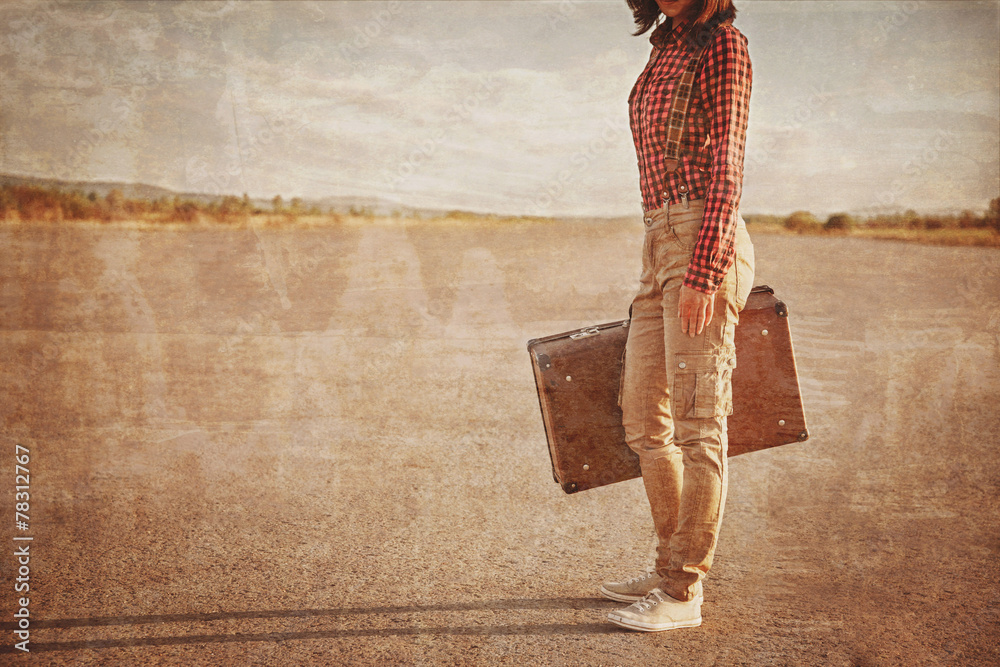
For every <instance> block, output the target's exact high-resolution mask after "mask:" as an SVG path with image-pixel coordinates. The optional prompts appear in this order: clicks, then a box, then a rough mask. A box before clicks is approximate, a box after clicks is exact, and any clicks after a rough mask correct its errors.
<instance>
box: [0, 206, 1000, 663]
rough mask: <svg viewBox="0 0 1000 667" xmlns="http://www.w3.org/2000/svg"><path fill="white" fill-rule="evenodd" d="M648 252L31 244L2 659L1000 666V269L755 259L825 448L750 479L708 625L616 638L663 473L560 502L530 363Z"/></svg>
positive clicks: (601, 312) (593, 232) (406, 243)
mask: <svg viewBox="0 0 1000 667" xmlns="http://www.w3.org/2000/svg"><path fill="white" fill-rule="evenodd" d="M641 235H642V231H641V222H640V221H639V220H638V219H635V220H628V221H622V222H620V223H608V222H603V223H598V222H579V221H577V222H564V223H529V222H523V223H507V224H502V225H496V224H493V225H490V224H486V223H483V222H468V221H467V222H462V223H459V222H420V223H406V222H401V221H376V222H373V223H366V224H353V223H352V224H346V223H345V224H343V225H341V226H337V227H331V228H325V229H301V228H300V229H284V230H281V229H259V228H243V229H223V228H195V229H191V230H186V231H182V230H176V229H174V230H158V231H149V230H146V231H143V230H138V229H129V228H127V227H126V226H123V225H119V226H96V225H95V226H87V225H67V226H57V225H44V224H43V225H36V226H18V225H4V226H0V272H2V278H0V281H2V282H0V469H2V470H4V471H6V472H5V474H4V475H3V476H2V479H0V498H2V499H3V503H4V505H3V507H4V510H3V515H4V516H5V517H6V519H5V520H4V521H3V522H2V526H0V540H3V542H4V543H5V544H6V545H7V546H6V547H4V548H3V549H2V550H0V554H3V555H0V574H2V577H3V588H2V594H0V605H2V606H0V613H2V618H0V622H2V627H3V635H2V636H3V642H2V645H3V650H4V651H6V653H5V654H0V662H2V663H4V664H39V665H77V664H80V665H88V664H121V665H161V664H162V665H180V664H183V665H199V664H205V665H302V664H331V665H333V664H361V665H363V664H416V665H431V664H532V665H580V664H585V665H639V664H653V663H658V664H672V665H859V666H860V665H907V666H909V665H939V664H940V665H991V664H998V663H1000V584H998V580H1000V565H998V555H1000V530H998V518H1000V512H998V509H1000V494H998V491H1000V452H998V440H1000V438H998V436H1000V414H998V409H997V405H998V404H1000V352H998V336H1000V251H998V250H997V249H981V248H944V247H928V246H920V245H910V244H903V243H896V242H882V241H867V240H860V239H850V238H821V237H795V236H770V235H763V234H762V235H758V236H756V237H755V238H754V241H755V245H756V251H757V266H758V276H757V281H756V282H757V283H758V284H769V285H771V286H772V287H774V288H775V289H776V291H777V294H778V295H779V297H781V298H782V299H783V300H784V301H785V302H786V303H787V304H788V307H789V312H790V325H791V327H792V333H793V339H794V342H795V346H796V354H797V359H798V364H799V372H800V379H801V383H802V389H803V394H804V399H805V406H806V416H807V419H808V421H809V427H810V432H811V434H812V437H811V438H810V439H809V440H808V441H807V442H805V443H801V444H794V445H787V446H784V447H780V448H776V449H773V450H769V451H764V452H757V453H753V454H748V455H745V456H739V457H734V458H733V459H732V461H731V467H730V470H731V478H730V487H729V500H728V504H727V508H726V514H725V520H724V524H723V530H722V534H721V538H720V545H719V550H718V553H717V560H716V566H715V567H714V568H713V570H712V572H711V573H710V575H709V578H708V579H707V580H706V585H705V605H704V608H703V615H704V624H703V625H702V626H701V627H700V628H697V629H690V630H677V631H672V632H668V633H659V634H656V633H654V634H646V633H633V632H628V631H625V630H621V629H618V628H616V627H615V626H612V625H610V624H608V623H607V622H606V621H605V616H606V614H607V612H608V611H609V610H611V609H614V608H615V607H616V606H617V604H616V603H613V602H610V601H607V600H604V599H602V598H600V597H599V596H598V595H597V586H598V585H599V584H600V582H601V581H602V580H603V579H605V578H614V577H621V576H631V575H633V574H636V573H638V572H639V571H641V570H642V569H644V568H645V567H646V566H647V565H649V564H650V563H651V559H652V550H653V532H652V525H651V521H650V519H649V514H648V507H647V506H646V501H645V495H644V493H643V490H642V484H641V482H640V481H638V480H633V481H630V482H625V483H621V484H616V485H612V486H610V487H605V488H601V489H595V490H591V491H586V492H583V493H579V494H574V495H569V496H567V495H565V494H563V492H562V491H561V490H560V488H559V487H558V486H557V485H556V484H555V483H554V482H553V481H552V477H551V472H550V468H549V461H548V454H547V451H546V445H545V436H544V432H543V428H542V422H541V418H540V415H539V411H538V403H537V400H536V396H535V388H534V382H533V379H532V374H531V368H530V364H529V358H528V354H527V351H526V349H525V342H526V341H527V340H528V339H529V338H534V337H538V336H541V335H545V334H550V333H556V332H559V331H564V330H567V329H571V328H575V327H578V326H583V325H587V324H594V323H598V322H604V321H610V320H614V319H619V318H622V317H624V316H625V314H626V311H627V306H628V302H629V298H630V296H631V294H632V290H633V289H634V286H635V282H636V278H637V276H638V268H639V252H640V243H641ZM18 444H20V445H22V446H23V447H26V448H27V449H28V450H29V451H30V463H29V464H28V467H29V469H30V509H29V512H28V514H29V516H30V524H29V528H28V530H26V531H19V530H16V529H15V526H14V515H13V513H14V509H15V497H14V493H15V488H14V487H15V476H14V466H15V458H14V457H15V446H16V445H18ZM17 536H21V537H24V536H31V537H33V540H32V541H31V542H30V543H29V542H27V541H14V540H13V538H14V537H17ZM24 544H30V554H31V557H30V566H29V567H30V594H29V598H30V604H29V606H30V619H31V620H30V648H31V653H30V654H23V653H21V652H19V651H14V650H13V649H12V645H13V643H14V641H15V639H14V633H13V629H14V624H15V621H16V619H15V618H14V616H13V614H14V611H15V610H16V608H17V607H16V605H15V602H16V601H17V600H16V599H17V598H18V597H19V594H15V592H14V588H13V581H12V580H13V579H14V578H15V577H16V576H17V574H18V570H17V568H18V564H17V563H16V562H15V561H16V557H15V556H14V555H13V552H14V549H16V548H18V547H20V546H23V545H24Z"/></svg>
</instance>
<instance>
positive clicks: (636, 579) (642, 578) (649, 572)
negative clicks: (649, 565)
mask: <svg viewBox="0 0 1000 667" xmlns="http://www.w3.org/2000/svg"><path fill="white" fill-rule="evenodd" d="M653 574H654V572H653V571H652V570H647V571H646V573H645V574H640V575H639V576H638V577H632V578H631V579H629V580H628V583H629V584H634V583H636V582H639V581H646V579H649V578H650V577H652V576H653Z"/></svg>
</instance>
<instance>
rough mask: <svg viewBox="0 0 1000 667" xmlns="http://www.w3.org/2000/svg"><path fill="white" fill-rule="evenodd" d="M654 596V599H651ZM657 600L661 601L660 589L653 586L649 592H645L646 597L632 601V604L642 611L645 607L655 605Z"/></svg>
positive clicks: (648, 607)
mask: <svg viewBox="0 0 1000 667" xmlns="http://www.w3.org/2000/svg"><path fill="white" fill-rule="evenodd" d="M654 597H655V598H656V599H655V600H654V599H653V598H654ZM657 602H663V596H662V595H660V589H658V588H654V589H653V590H651V591H650V592H649V593H647V594H646V597H644V598H643V599H641V600H639V601H638V602H633V603H632V606H633V607H635V608H636V609H638V610H639V611H643V612H644V611H646V610H647V609H650V608H652V607H655V606H656V603H657Z"/></svg>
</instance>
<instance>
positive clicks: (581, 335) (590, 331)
mask: <svg viewBox="0 0 1000 667" xmlns="http://www.w3.org/2000/svg"><path fill="white" fill-rule="evenodd" d="M599 333H601V330H600V329H598V328H597V327H591V328H589V329H584V330H583V331H579V332H577V333H575V334H570V336H569V337H570V340H578V339H580V338H588V337H590V336H596V335H597V334H599Z"/></svg>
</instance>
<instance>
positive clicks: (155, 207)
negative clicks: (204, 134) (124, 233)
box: [0, 185, 321, 222]
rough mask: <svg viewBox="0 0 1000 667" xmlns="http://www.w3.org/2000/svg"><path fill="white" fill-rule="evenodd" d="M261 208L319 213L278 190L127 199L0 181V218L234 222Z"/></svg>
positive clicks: (296, 213)
mask: <svg viewBox="0 0 1000 667" xmlns="http://www.w3.org/2000/svg"><path fill="white" fill-rule="evenodd" d="M264 213H273V214H281V215H284V216H286V217H297V216H299V215H321V211H320V209H319V208H318V207H316V206H311V207H306V206H305V204H304V203H303V202H302V200H301V199H300V198H298V197H295V198H293V199H292V200H291V202H289V203H288V204H285V202H284V200H283V199H282V198H281V196H280V195H279V196H276V197H275V198H274V199H273V200H272V202H271V208H270V209H266V208H261V207H259V206H257V205H255V204H254V203H253V202H252V201H251V200H250V197H249V196H248V195H246V194H245V193H244V195H243V196H242V197H236V196H232V195H227V196H224V197H221V198H218V199H213V200H211V201H207V202H206V201H198V200H193V199H187V198H181V197H180V196H177V195H174V196H173V197H158V198H156V199H130V198H127V197H125V196H124V195H123V194H122V191H121V190H120V189H118V188H115V189H113V190H111V191H110V192H108V194H107V195H105V196H104V197H100V196H98V194H97V193H96V192H89V193H87V194H84V193H83V191H81V190H72V191H68V192H67V191H63V190H59V189H57V188H46V187H41V186H37V185H3V186H2V187H0V220H42V221H50V222H59V221H62V220H100V221H102V222H110V221H113V220H139V219H142V220H150V219H151V220H154V221H157V222H196V221H199V220H209V221H215V222H237V221H241V220H246V219H247V218H249V217H250V216H251V215H260V214H264Z"/></svg>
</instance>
